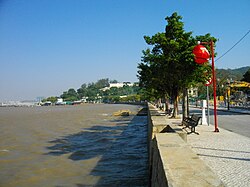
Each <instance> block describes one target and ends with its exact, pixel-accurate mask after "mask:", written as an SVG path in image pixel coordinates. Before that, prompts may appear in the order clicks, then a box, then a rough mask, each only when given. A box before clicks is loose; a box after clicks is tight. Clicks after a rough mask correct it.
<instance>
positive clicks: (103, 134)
mask: <svg viewBox="0 0 250 187" xmlns="http://www.w3.org/2000/svg"><path fill="white" fill-rule="evenodd" d="M122 109H129V110H130V111H131V112H132V113H133V114H136V112H138V111H139V110H140V109H141V107H140V106H132V105H108V104H95V105H91V104H89V105H87V104H86V105H79V106H49V107H16V108H15V107H0V127H1V131H0V186H1V187H5V186H6V187H29V186H32V187H47V186H48V187H49V186H53V187H66V186H76V187H84V186H148V185H147V184H148V176H147V175H148V173H147V168H148V165H147V160H148V158H147V118H146V116H136V115H130V116H126V117H121V116H120V117H118V116H112V113H113V112H116V111H118V110H122Z"/></svg>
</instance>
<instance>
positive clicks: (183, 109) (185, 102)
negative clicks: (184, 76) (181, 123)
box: [182, 88, 188, 120]
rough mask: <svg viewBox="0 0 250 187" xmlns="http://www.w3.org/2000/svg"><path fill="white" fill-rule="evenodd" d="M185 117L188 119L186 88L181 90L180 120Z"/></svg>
mask: <svg viewBox="0 0 250 187" xmlns="http://www.w3.org/2000/svg"><path fill="white" fill-rule="evenodd" d="M185 117H188V92H187V88H184V89H183V100H182V120H183V119H184V118H185Z"/></svg>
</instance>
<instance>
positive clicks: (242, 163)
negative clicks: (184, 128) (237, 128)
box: [187, 125, 250, 187]
mask: <svg viewBox="0 0 250 187" xmlns="http://www.w3.org/2000/svg"><path fill="white" fill-rule="evenodd" d="M213 130H214V127H213V126H212V125H210V126H207V125H199V126H198V127H197V131H198V132H199V133H200V135H196V134H190V135H188V137H187V142H188V144H190V145H191V147H192V149H193V151H194V152H195V153H197V154H198V156H199V157H200V158H201V159H202V160H204V161H205V163H206V164H207V165H208V166H209V167H210V168H211V169H212V170H213V171H214V172H215V173H216V174H217V175H218V177H219V178H220V179H221V180H222V182H223V183H224V184H225V185H226V186H228V187H236V186H239V187H249V186H250V172H249V171H250V146H249V145H250V139H249V138H247V137H245V136H242V135H239V134H236V133H233V132H230V131H227V130H224V129H222V128H220V132H219V133H215V132H213Z"/></svg>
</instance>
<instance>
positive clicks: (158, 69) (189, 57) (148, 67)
mask: <svg viewBox="0 0 250 187" xmlns="http://www.w3.org/2000/svg"><path fill="white" fill-rule="evenodd" d="M181 19H182V17H181V16H179V15H178V14H177V13H173V14H172V15H171V16H170V17H167V18H166V21H167V25H166V29H165V33H157V34H155V35H154V36H152V37H149V36H144V39H145V41H146V43H147V44H148V45H151V46H152V49H147V50H145V51H143V57H142V62H141V63H140V64H139V65H138V69H139V70H138V74H139V75H138V78H139V81H140V86H142V87H144V88H146V90H147V91H148V93H150V92H151V93H154V94H157V96H160V97H162V96H165V97H166V96H168V97H170V98H172V99H173V100H174V114H173V117H176V115H177V114H178V96H179V94H180V93H181V92H183V90H184V89H186V88H188V87H189V86H190V85H191V84H193V83H195V82H199V81H203V82H205V80H204V78H206V77H207V75H206V74H205V73H204V72H208V73H209V71H211V66H210V65H209V64H208V63H207V64H205V65H204V66H200V65H198V64H196V63H195V62H194V55H193V54H192V50H193V47H194V46H195V45H196V43H197V42H196V40H197V39H202V41H205V40H204V39H206V40H207V39H208V38H209V36H210V35H207V36H204V37H203V36H200V37H196V38H194V37H192V32H185V31H184V28H183V27H184V24H183V22H181ZM210 38H211V37H210Z"/></svg>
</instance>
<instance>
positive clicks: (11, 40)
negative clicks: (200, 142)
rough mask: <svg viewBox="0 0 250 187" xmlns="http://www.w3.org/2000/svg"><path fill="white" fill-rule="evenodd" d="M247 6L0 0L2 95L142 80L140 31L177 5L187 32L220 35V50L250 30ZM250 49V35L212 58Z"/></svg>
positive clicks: (244, 55) (234, 56) (152, 27)
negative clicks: (139, 72)
mask: <svg viewBox="0 0 250 187" xmlns="http://www.w3.org/2000/svg"><path fill="white" fill-rule="evenodd" d="M249 9H250V1H249V0H240V1H235V0H227V1H226V0H210V1H207V0H199V1H198V0H165V1H164V0H42V1H41V0H0V65H1V73H0V101H7V100H24V99H35V98H36V97H37V96H44V97H48V96H59V95H60V94H62V92H63V91H66V90H68V89H69V88H74V89H78V88H79V87H80V86H81V85H82V84H83V83H89V82H96V81H97V80H99V79H102V78H109V79H111V80H114V79H116V80H118V81H131V82H135V81H137V77H136V74H137V65H138V63H139V62H140V60H141V56H142V52H141V51H142V50H143V49H146V48H147V47H148V46H147V45H146V43H145V41H144V39H143V36H144V35H148V36H152V35H154V34H156V33H157V32H164V30H165V26H166V21H165V17H166V16H170V15H171V14H172V13H173V12H175V11H176V12H178V14H179V15H181V16H182V17H183V20H182V21H183V22H184V25H185V26H184V28H185V30H186V31H193V35H194V36H196V35H204V34H206V33H211V34H212V35H213V36H214V37H216V38H218V39H219V42H218V43H217V47H216V52H217V53H218V57H219V56H220V55H222V54H223V53H224V52H226V51H227V50H228V49H229V48H231V47H232V46H233V45H234V44H235V43H236V42H237V41H238V40H239V39H240V38H241V37H242V36H243V35H244V34H246V33H247V32H248V31H249V29H250V22H249V20H250V11H249ZM249 52H250V34H249V35H248V36H246V37H245V38H244V40H243V41H242V42H241V43H239V44H238V45H237V46H236V47H235V48H234V49H233V50H232V51H230V52H229V53H228V54H227V55H226V56H225V57H223V58H221V59H220V60H218V61H217V62H216V64H215V65H216V67H217V68H237V67H243V66H248V65H250V56H249Z"/></svg>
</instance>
